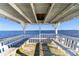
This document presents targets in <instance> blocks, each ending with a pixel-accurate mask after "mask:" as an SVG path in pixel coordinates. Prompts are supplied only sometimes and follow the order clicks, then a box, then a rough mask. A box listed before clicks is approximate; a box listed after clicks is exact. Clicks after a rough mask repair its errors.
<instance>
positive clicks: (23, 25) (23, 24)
mask: <svg viewBox="0 0 79 59" xmlns="http://www.w3.org/2000/svg"><path fill="white" fill-rule="evenodd" d="M21 25H22V28H23V36H24V37H25V23H21Z"/></svg>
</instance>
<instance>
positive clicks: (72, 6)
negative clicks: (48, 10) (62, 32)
mask: <svg viewBox="0 0 79 59" xmlns="http://www.w3.org/2000/svg"><path fill="white" fill-rule="evenodd" d="M75 6H76V4H71V5H69V6H68V7H67V8H66V9H65V10H63V11H62V12H61V13H60V14H59V15H57V17H55V18H54V19H53V20H52V21H51V23H52V22H56V21H58V20H59V19H60V18H62V17H63V16H64V15H65V14H67V13H68V12H69V11H70V10H72V9H73V8H74V7H75Z"/></svg>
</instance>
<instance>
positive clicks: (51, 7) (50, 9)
mask: <svg viewBox="0 0 79 59" xmlns="http://www.w3.org/2000/svg"><path fill="white" fill-rule="evenodd" d="M54 5H55V3H53V4H52V5H51V6H50V8H49V11H48V13H47V15H46V17H45V19H44V23H45V22H46V20H48V19H47V17H48V16H49V15H50V13H51V11H52V9H53V7H54Z"/></svg>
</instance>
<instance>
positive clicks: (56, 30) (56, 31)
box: [53, 23, 60, 39]
mask: <svg viewBox="0 0 79 59" xmlns="http://www.w3.org/2000/svg"><path fill="white" fill-rule="evenodd" d="M59 24H60V23H55V24H53V26H54V28H55V35H56V39H58V26H59Z"/></svg>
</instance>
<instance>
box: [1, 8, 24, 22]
mask: <svg viewBox="0 0 79 59" xmlns="http://www.w3.org/2000/svg"><path fill="white" fill-rule="evenodd" d="M0 14H1V15H3V16H6V17H8V18H10V19H12V20H14V21H16V22H18V23H24V22H23V21H22V20H20V19H18V18H16V17H14V16H13V15H11V14H9V13H8V12H6V11H4V10H2V9H0Z"/></svg>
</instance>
